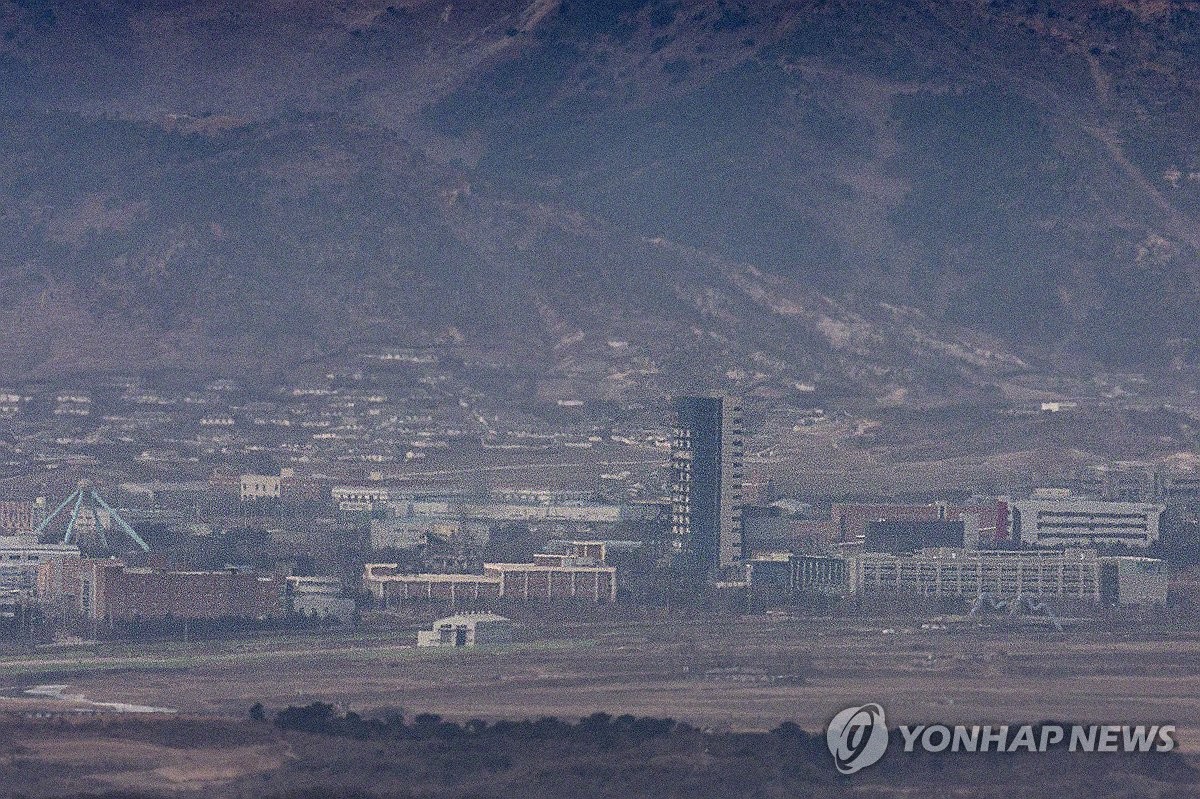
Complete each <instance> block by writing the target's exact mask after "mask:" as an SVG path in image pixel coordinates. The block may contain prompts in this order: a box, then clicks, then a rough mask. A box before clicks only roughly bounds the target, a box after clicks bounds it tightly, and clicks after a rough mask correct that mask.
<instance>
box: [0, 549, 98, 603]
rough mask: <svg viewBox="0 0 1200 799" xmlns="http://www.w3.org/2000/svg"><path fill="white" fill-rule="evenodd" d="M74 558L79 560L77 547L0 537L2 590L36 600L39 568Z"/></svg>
mask: <svg viewBox="0 0 1200 799" xmlns="http://www.w3.org/2000/svg"><path fill="white" fill-rule="evenodd" d="M71 557H74V558H78V557H79V547H77V546H75V545H74V544H42V543H39V542H38V540H37V538H36V537H34V536H32V535H14V536H0V590H7V591H17V592H18V593H20V594H21V595H22V596H33V595H34V594H35V593H37V587H38V569H39V567H41V565H42V564H44V563H53V562H56V561H61V560H63V559H64V558H71Z"/></svg>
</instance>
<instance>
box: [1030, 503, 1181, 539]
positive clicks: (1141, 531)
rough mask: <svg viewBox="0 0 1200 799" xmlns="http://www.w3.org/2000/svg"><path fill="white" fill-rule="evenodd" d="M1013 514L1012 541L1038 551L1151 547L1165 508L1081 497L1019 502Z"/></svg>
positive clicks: (1156, 535) (1156, 537)
mask: <svg viewBox="0 0 1200 799" xmlns="http://www.w3.org/2000/svg"><path fill="white" fill-rule="evenodd" d="M1011 508H1012V510H1011V513H1010V514H1009V537H1010V538H1011V539H1012V540H1020V541H1021V543H1022V544H1025V545H1027V546H1037V547H1096V546H1106V545H1110V544H1124V545H1126V546H1130V547H1143V548H1144V547H1148V546H1150V545H1151V544H1152V543H1154V542H1155V541H1157V540H1158V523H1159V518H1160V517H1161V516H1162V512H1163V510H1164V508H1163V506H1162V505H1151V504H1147V503H1143V502H1107V501H1104V500H1097V499H1083V498H1080V497H1071V496H1066V497H1061V498H1060V497H1053V498H1033V499H1025V500H1018V501H1016V502H1013V503H1012V506H1011Z"/></svg>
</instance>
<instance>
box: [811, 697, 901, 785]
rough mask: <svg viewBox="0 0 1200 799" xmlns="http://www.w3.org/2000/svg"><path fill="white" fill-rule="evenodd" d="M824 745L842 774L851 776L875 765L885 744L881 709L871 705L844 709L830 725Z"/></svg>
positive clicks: (886, 737)
mask: <svg viewBox="0 0 1200 799" xmlns="http://www.w3.org/2000/svg"><path fill="white" fill-rule="evenodd" d="M825 742H826V743H827V744H829V751H830V752H831V753H832V754H833V764H834V765H835V766H837V770H838V771H840V772H841V773H842V774H854V773H855V772H857V771H860V770H861V769H864V768H866V767H867V766H870V765H872V764H873V763H878V762H879V758H881V757H883V753H884V752H885V751H886V750H887V745H888V728H887V719H886V718H885V717H884V714H883V708H882V707H881V706H880V705H878V704H875V703H873V702H872V703H871V704H869V705H862V706H861V707H849V708H846V709H845V710H843V711H842V712H841V713H838V714H837V715H836V716H834V717H833V720H832V721H830V722H829V728H828V729H827V730H826V731H825Z"/></svg>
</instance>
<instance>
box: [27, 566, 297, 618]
mask: <svg viewBox="0 0 1200 799" xmlns="http://www.w3.org/2000/svg"><path fill="white" fill-rule="evenodd" d="M38 577H39V579H38V586H39V594H40V596H41V599H42V600H43V601H44V602H46V603H48V604H60V605H66V606H67V609H68V610H70V611H71V612H72V614H78V615H80V616H82V617H84V618H89V619H102V620H107V621H132V620H137V619H160V618H166V617H173V618H177V619H224V618H266V617H270V616H277V615H280V614H281V613H282V612H283V599H282V598H283V586H282V584H281V582H280V581H279V580H277V579H275V578H274V577H265V576H261V575H257V574H250V573H246V572H239V571H237V570H234V569H227V570H224V571H166V570H162V569H148V568H130V567H128V566H126V565H125V564H124V563H121V562H120V561H118V560H104V559H92V558H83V559H81V558H78V557H75V558H73V559H68V560H65V561H63V562H62V563H61V564H59V565H58V566H49V565H47V566H44V567H43V568H42V569H41V570H40V572H39V575H38Z"/></svg>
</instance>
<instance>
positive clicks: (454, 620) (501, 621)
mask: <svg viewBox="0 0 1200 799" xmlns="http://www.w3.org/2000/svg"><path fill="white" fill-rule="evenodd" d="M512 640H513V625H512V621H510V620H509V619H506V618H505V617H504V616H497V615H496V614H495V613H462V614H459V615H457V616H447V617H446V618H444V619H438V620H437V621H435V622H434V623H433V629H432V630H419V631H418V632H417V646H439V647H459V646H504V645H506V644H511V643H512Z"/></svg>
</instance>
